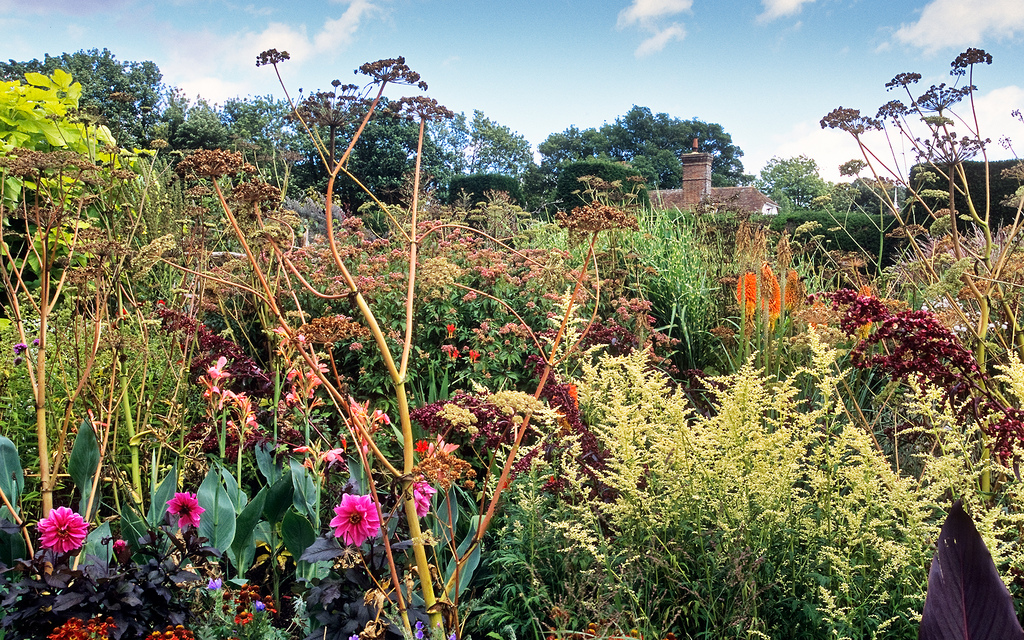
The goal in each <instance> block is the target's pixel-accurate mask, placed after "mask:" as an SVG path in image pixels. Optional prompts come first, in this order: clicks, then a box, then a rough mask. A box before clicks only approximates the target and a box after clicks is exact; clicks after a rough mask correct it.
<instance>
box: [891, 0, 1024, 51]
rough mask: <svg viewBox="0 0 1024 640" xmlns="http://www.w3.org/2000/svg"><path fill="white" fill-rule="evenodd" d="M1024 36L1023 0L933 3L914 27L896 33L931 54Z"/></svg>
mask: <svg viewBox="0 0 1024 640" xmlns="http://www.w3.org/2000/svg"><path fill="white" fill-rule="evenodd" d="M1019 33H1024V2H1021V0H932V2H931V3H930V4H928V5H927V6H926V7H925V8H924V9H923V10H922V11H921V17H920V18H919V19H918V21H917V22H915V23H913V24H909V25H907V24H904V25H901V26H900V28H899V29H898V30H897V31H896V39H897V40H899V41H900V42H903V43H905V44H910V45H914V46H916V47H920V48H921V49H924V50H925V51H927V52H935V51H938V50H940V49H945V48H956V47H964V46H980V44H981V43H982V42H983V41H984V40H985V39H986V38H989V37H992V38H996V39H1005V38H1012V37H1014V36H1015V35H1017V34H1019Z"/></svg>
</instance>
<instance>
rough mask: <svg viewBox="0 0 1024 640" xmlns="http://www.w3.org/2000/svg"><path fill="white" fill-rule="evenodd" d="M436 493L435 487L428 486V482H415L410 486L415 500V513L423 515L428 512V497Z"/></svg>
mask: <svg viewBox="0 0 1024 640" xmlns="http://www.w3.org/2000/svg"><path fill="white" fill-rule="evenodd" d="M435 493H437V489H435V488H434V487H432V486H430V483H428V482H423V481H422V480H421V481H420V482H417V483H416V484H414V485H413V487H412V497H413V499H414V500H415V501H416V515H418V516H419V517H421V518H422V517H423V516H425V515H427V514H428V513H430V499H431V498H432V497H433V496H434V494H435Z"/></svg>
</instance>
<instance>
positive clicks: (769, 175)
mask: <svg viewBox="0 0 1024 640" xmlns="http://www.w3.org/2000/svg"><path fill="white" fill-rule="evenodd" d="M754 186H756V187H757V188H758V189H760V190H761V191H762V192H763V193H765V194H766V195H768V196H769V197H771V198H772V199H773V200H775V202H777V203H779V207H780V208H781V209H782V210H783V211H792V210H794V209H809V208H810V207H811V203H812V202H813V201H814V199H815V198H817V197H820V196H824V195H827V194H828V193H829V191H830V189H831V185H830V184H829V183H828V182H826V181H825V180H824V179H822V177H821V176H820V175H818V163H817V162H815V161H814V159H812V158H808V157H807V156H804V155H801V156H797V157H795V158H786V159H782V158H778V157H776V158H772V159H771V160H769V161H768V164H766V165H765V166H764V168H763V169H761V173H760V175H759V176H758V178H757V180H755V181H754Z"/></svg>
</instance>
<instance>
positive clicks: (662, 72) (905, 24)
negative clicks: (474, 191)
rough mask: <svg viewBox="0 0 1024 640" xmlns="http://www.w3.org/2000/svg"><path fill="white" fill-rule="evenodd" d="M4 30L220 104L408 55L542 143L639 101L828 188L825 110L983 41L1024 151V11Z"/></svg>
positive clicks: (718, 12)
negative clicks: (144, 70) (803, 166)
mask: <svg viewBox="0 0 1024 640" xmlns="http://www.w3.org/2000/svg"><path fill="white" fill-rule="evenodd" d="M0 32H2V33H4V36H5V37H4V42H3V44H0V58H3V59H8V58H12V59H15V60H26V59H31V58H41V57H42V56H43V54H44V53H50V54H59V53H61V52H64V51H77V50H79V49H89V48H103V47H106V48H109V49H110V50H111V51H112V52H113V53H114V54H115V55H116V56H117V57H118V58H119V59H121V60H152V61H154V62H156V63H157V65H158V66H159V67H160V69H161V71H163V73H164V80H165V82H167V83H169V84H173V85H177V86H179V87H181V88H183V89H184V90H185V91H186V93H187V94H188V95H189V96H192V97H195V96H197V95H201V96H202V97H203V98H206V99H208V100H210V101H212V102H220V101H223V100H224V99H226V98H231V97H235V96H243V97H244V96H246V95H266V94H273V95H275V96H278V97H283V93H282V91H281V88H280V86H279V85H278V84H277V79H276V77H275V76H274V74H273V71H272V70H271V69H270V68H267V67H262V68H256V67H255V64H254V63H255V58H256V54H258V53H259V52H260V51H263V50H265V49H268V48H271V47H273V48H277V49H279V50H287V51H288V52H289V53H290V54H291V55H292V60H290V61H289V62H286V63H285V64H283V65H282V67H281V69H282V72H283V74H284V76H285V81H286V83H287V84H288V87H289V90H291V91H293V92H294V91H296V90H297V89H298V88H300V87H301V88H304V89H306V90H307V91H309V90H316V89H323V88H327V87H329V85H330V82H331V80H333V79H335V78H338V79H340V80H341V81H342V82H354V81H355V77H354V76H353V75H352V70H353V69H355V68H356V67H357V66H359V65H360V64H361V63H363V62H367V61H371V60H376V59H379V58H388V57H394V56H398V55H403V56H405V57H406V59H407V61H408V64H409V65H410V66H411V67H412V68H413V69H414V70H416V71H418V72H420V73H421V74H422V76H423V79H424V80H426V81H427V82H428V83H429V84H430V90H429V92H428V94H429V95H430V96H432V97H434V98H436V99H437V100H438V101H440V102H441V103H442V104H444V105H446V106H448V107H449V108H451V109H453V110H455V111H464V112H466V113H467V114H468V115H472V111H473V110H474V109H480V110H482V111H483V112H484V114H485V115H487V116H488V117H489V118H491V119H493V120H496V121H497V122H499V123H500V124H503V125H506V126H508V127H510V128H511V129H513V130H514V131H517V132H519V133H520V134H522V135H524V136H525V137H526V138H527V140H529V141H530V143H531V144H533V145H534V146H536V145H537V144H539V143H540V142H542V141H543V140H544V139H545V138H546V137H547V136H548V135H549V134H551V133H555V132H560V131H563V130H564V129H566V128H567V127H568V126H570V125H576V126H578V127H580V128H586V127H595V126H600V125H601V124H602V123H604V122H606V121H612V120H614V119H615V118H616V117H617V116H619V115H622V114H624V113H625V112H626V111H628V110H629V109H630V107H631V106H632V105H634V104H636V105H640V106H646V107H650V108H651V109H652V110H653V111H655V112H666V113H669V114H670V115H672V116H675V117H679V118H683V119H689V118H694V117H696V118H699V119H701V120H704V121H708V122H717V123H719V124H721V125H722V126H723V127H724V128H725V130H726V131H727V132H729V133H730V134H731V135H732V137H733V142H734V143H735V144H736V145H738V146H739V147H740V148H741V149H742V150H743V151H744V153H745V155H744V157H743V159H742V160H743V163H744V167H745V168H746V171H747V172H748V173H755V174H756V173H757V171H759V170H760V168H761V167H762V166H763V165H764V163H765V162H766V161H768V160H769V159H770V158H772V157H773V156H777V157H783V158H786V157H793V156H796V155H799V154H806V155H809V156H811V157H813V158H815V159H816V160H817V161H818V164H819V165H820V166H821V169H822V174H823V175H824V176H825V177H826V178H829V179H833V180H835V179H838V171H837V167H838V165H839V164H840V163H842V162H844V161H846V160H849V159H852V158H854V157H856V156H857V150H856V148H855V147H854V146H853V144H852V142H851V141H850V140H848V139H847V137H846V136H845V134H841V133H838V132H834V131H822V130H821V129H820V127H819V125H818V121H819V120H820V119H821V117H822V116H823V115H825V114H826V113H827V112H828V111H830V110H831V109H833V108H835V107H838V106H844V107H856V108H860V109H862V110H863V111H865V112H867V113H870V114H872V115H873V114H874V111H875V110H876V109H877V107H878V106H879V105H881V104H883V103H884V102H886V101H888V100H889V99H891V98H892V97H893V96H892V95H891V94H887V93H886V91H885V89H884V84H885V83H886V82H887V81H889V80H890V79H891V78H892V77H893V76H895V75H896V74H898V73H901V72H905V71H917V72H919V73H921V74H923V75H924V80H923V82H922V84H923V86H924V87H927V86H928V85H929V84H932V83H938V82H948V81H949V80H950V78H949V76H948V70H949V62H950V61H951V60H952V59H953V58H954V57H956V55H957V54H958V53H959V52H960V51H962V50H963V49H965V48H966V47H969V46H974V47H981V48H984V49H986V50H987V51H989V52H990V53H992V54H993V56H994V58H995V63H994V64H993V65H992V66H990V67H986V68H985V69H984V70H982V71H981V72H980V73H979V74H978V75H977V76H976V78H975V83H976V84H977V85H978V86H979V89H980V94H979V95H980V98H979V101H978V105H979V111H980V113H981V115H982V124H981V126H982V135H984V136H987V137H990V138H992V140H993V141H995V140H997V139H999V138H1000V137H1001V136H1008V137H1010V138H1011V139H1014V140H1016V141H1018V142H1019V144H1018V149H1019V150H1022V152H1024V124H1021V123H1020V122H1018V121H1015V120H1013V119H1012V118H1011V117H1010V115H1009V113H1010V111H1011V110H1013V109H1024V75H1022V71H1021V70H1022V69H1024V64H1022V63H1024V0H544V1H542V2H530V1H525V0H514V1H501V0H491V1H489V2H470V1H466V0H461V1H460V0H321V1H319V2H312V1H293V2H287V1H282V2H276V3H271V2H264V1H262V0H256V1H252V2H247V1H246V0H238V1H237V2H236V1H234V0H206V1H201V0H169V1H167V2H143V1H141V0H0ZM402 89H405V90H406V92H408V88H405V87H403V88H402ZM396 97H397V94H396ZM896 152H897V154H899V153H900V152H901V149H897V150H896ZM992 155H993V156H995V157H999V158H1003V157H1009V152H1007V151H1006V150H1004V149H1003V148H1002V147H1000V146H999V145H998V144H993V145H992Z"/></svg>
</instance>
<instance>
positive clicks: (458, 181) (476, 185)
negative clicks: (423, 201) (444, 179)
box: [448, 173, 524, 207]
mask: <svg viewBox="0 0 1024 640" xmlns="http://www.w3.org/2000/svg"><path fill="white" fill-rule="evenodd" d="M489 191H501V192H504V193H506V194H508V196H509V197H510V198H511V199H512V201H513V202H515V203H516V204H518V205H520V206H522V205H523V204H524V201H523V189H522V187H520V186H519V181H518V180H516V179H515V178H513V177H511V176H508V175H504V174H500V173H477V174H472V175H458V176H455V177H453V178H452V181H451V183H450V184H449V185H448V200H449V204H451V203H453V202H456V201H458V200H460V199H461V198H462V196H463V194H465V196H466V198H467V199H468V202H467V204H468V205H469V206H470V207H472V206H475V205H477V204H479V203H481V202H487V200H488V196H487V192H489Z"/></svg>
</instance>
